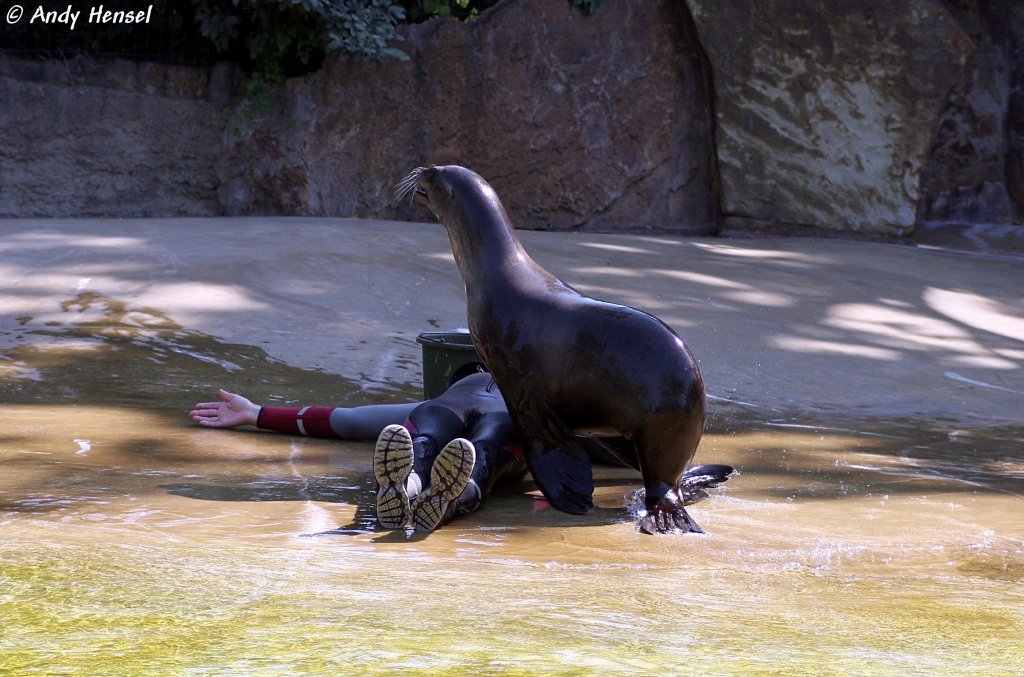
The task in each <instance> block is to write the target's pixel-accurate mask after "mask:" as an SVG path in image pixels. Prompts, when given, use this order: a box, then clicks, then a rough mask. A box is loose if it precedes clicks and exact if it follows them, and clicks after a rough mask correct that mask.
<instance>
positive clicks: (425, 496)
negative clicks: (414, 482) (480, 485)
mask: <svg viewBox="0 0 1024 677" xmlns="http://www.w3.org/2000/svg"><path fill="white" fill-rule="evenodd" d="M475 464H476V450H475V449H474V447H473V443H472V442H470V441H469V440H467V439H464V438H461V437H457V438H455V439H454V440H452V441H451V442H449V443H448V444H446V445H445V446H444V449H442V450H441V453H439V454H438V455H437V458H436V459H435V460H434V464H433V466H432V467H431V469H430V484H428V485H427V486H426V488H424V489H423V491H421V492H420V493H419V495H418V496H416V498H415V499H414V500H413V501H412V504H411V510H412V526H413V528H414V529H416V530H417V531H433V530H434V529H436V528H437V527H438V525H440V524H441V522H442V521H444V520H447V519H448V518H450V517H451V515H452V513H453V512H454V509H455V505H456V503H455V499H457V498H458V497H459V496H460V495H461V494H462V493H463V491H464V490H465V489H466V485H467V484H468V483H469V478H470V476H471V475H472V474H473V467H474V465H475Z"/></svg>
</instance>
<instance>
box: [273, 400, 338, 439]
mask: <svg viewBox="0 0 1024 677" xmlns="http://www.w3.org/2000/svg"><path fill="white" fill-rule="evenodd" d="M332 411H334V407H262V408H260V415H259V416H258V417H257V419H256V427H257V428H263V429H264V430H274V431H276V432H279V433H287V434H289V435H305V436H307V437H337V435H335V434H334V430H333V429H332V428H331V412H332Z"/></svg>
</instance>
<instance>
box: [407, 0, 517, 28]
mask: <svg viewBox="0 0 1024 677" xmlns="http://www.w3.org/2000/svg"><path fill="white" fill-rule="evenodd" d="M497 3H498V0H405V2H403V3H402V4H403V7H404V8H405V13H406V16H407V17H408V21H409V22H410V23H419V22H420V21H426V20H427V19H433V18H434V17H440V18H443V19H460V20H462V21H465V20H467V19H472V18H473V17H475V16H476V15H477V14H479V13H480V12H482V11H484V10H485V9H487V8H488V7H491V6H493V5H496V4H497Z"/></svg>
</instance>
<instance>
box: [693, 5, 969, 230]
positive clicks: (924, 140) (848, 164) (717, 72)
mask: <svg viewBox="0 0 1024 677" xmlns="http://www.w3.org/2000/svg"><path fill="white" fill-rule="evenodd" d="M687 1H688V4H689V6H690V7H691V9H692V11H693V15H694V19H695V22H696V24H697V27H698V32H699V35H700V41H701V43H702V44H703V45H704V46H705V48H706V49H707V52H708V54H709V56H710V59H711V69H712V78H713V81H714V86H715V95H716V99H715V113H716V124H717V139H718V161H719V167H720V171H721V178H722V209H723V212H724V214H725V217H726V218H727V219H729V220H731V221H732V222H733V223H734V224H736V225H739V226H740V227H742V226H743V225H745V224H762V223H780V222H781V223H783V224H793V225H797V226H814V227H816V228H825V229H838V230H846V231H861V232H869V233H884V234H893V235H903V234H907V233H910V232H912V230H913V227H914V224H915V221H916V211H917V201H918V195H919V187H920V178H921V174H922V173H923V171H924V167H925V165H926V163H927V159H928V151H929V148H930V145H931V140H932V136H933V134H934V130H935V129H936V128H937V126H938V122H939V119H940V116H941V113H942V108H943V105H944V103H945V101H946V97H947V95H948V93H949V92H950V91H951V90H952V89H953V88H954V87H955V86H956V85H957V84H958V83H960V82H961V81H962V80H963V79H964V78H965V73H966V68H965V67H966V63H967V60H968V57H969V56H970V55H971V53H972V51H973V45H972V44H971V41H970V39H969V37H968V36H967V35H966V34H965V33H964V32H963V30H962V29H961V28H960V26H959V25H958V24H957V22H956V21H955V20H954V19H953V17H952V16H951V15H950V14H949V13H948V12H947V11H946V10H945V9H944V8H943V7H942V5H941V4H940V3H939V2H938V0H890V1H889V2H885V3H878V2H876V1H875V0H820V1H819V2H814V3H808V2H806V0H746V1H742V2H739V1H738V2H720V1H719V0H687Z"/></svg>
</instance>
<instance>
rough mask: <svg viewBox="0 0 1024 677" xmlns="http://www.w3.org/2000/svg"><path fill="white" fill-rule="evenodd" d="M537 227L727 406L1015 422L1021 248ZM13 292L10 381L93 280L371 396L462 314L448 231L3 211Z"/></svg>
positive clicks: (1022, 334) (67, 321)
mask: <svg viewBox="0 0 1024 677" xmlns="http://www.w3.org/2000/svg"><path fill="white" fill-rule="evenodd" d="M520 236H521V239H522V241H523V243H524V245H525V246H526V248H527V249H528V250H529V251H530V253H531V254H532V255H533V256H534V258H536V259H537V261H538V262H540V263H541V264H542V265H544V266H546V267H547V268H549V269H550V270H551V271H553V272H554V273H555V274H557V275H558V276H559V277H561V278H562V279H564V280H565V281H567V282H569V283H571V284H573V285H574V286H576V287H577V288H579V289H580V290H582V291H585V292H587V293H590V294H591V295H593V296H597V297H600V298H605V299H609V300H614V301H619V302H623V303H627V304H630V305H633V306H636V307H639V308H643V309H645V310H648V311H650V312H652V313H653V314H655V315H658V316H659V317H661V318H662V319H663V320H665V321H666V322H668V324H670V325H671V326H673V327H674V328H675V329H676V330H677V331H678V332H679V333H680V334H681V335H682V336H683V337H684V338H685V339H686V340H687V342H688V344H689V345H690V346H691V347H692V349H693V351H694V353H695V354H696V355H697V358H698V360H699V361H700V365H701V369H702V371H703V374H704V378H705V381H706V383H707V389H708V394H709V395H710V397H711V403H710V404H711V412H712V419H713V420H714V419H715V417H730V416H743V417H746V416H753V417H755V418H758V419H760V420H790V419H793V418H800V419H802V420H811V421H817V422H819V423H821V424H822V425H828V424H829V422H830V421H834V420H848V419H850V418H857V419H863V418H868V419H870V418H874V417H880V418H887V419H904V420H905V419H921V420H927V421H930V422H943V423H944V424H948V425H949V426H957V425H965V426H967V425H996V424H1005V423H1015V422H1016V423H1019V421H1020V412H1021V411H1024V296H1022V294H1021V289H1024V265H1022V264H1024V257H1022V256H1020V255H1018V254H1014V253H1012V252H1011V253H1007V252H1001V253H991V252H983V251H974V252H969V251H960V250H952V249H935V248H922V247H911V246H906V245H897V244H886V243H874V242H851V241H842V240H823V239H769V238H756V237H755V238H743V239H723V238H699V237H681V236H666V235H622V234H618V235H616V234H578V233H550V232H521V233H520ZM0 290H2V291H0V353H2V354H3V355H4V356H6V357H5V359H4V363H0V366H3V367H4V368H5V369H6V371H4V370H3V369H0V378H17V377H18V376H17V370H16V369H14V368H13V367H12V364H13V362H12V360H11V358H10V357H9V351H10V349H12V348H13V347H15V346H17V345H18V344H19V343H22V342H24V341H29V340H40V339H39V337H38V336H37V335H35V334H34V333H33V332H35V331H37V330H40V329H44V328H45V329H47V331H48V336H49V337H50V338H49V339H48V340H52V341H56V342H57V343H58V344H59V339H55V338H53V336H54V333H55V332H54V331H53V329H54V328H55V327H57V328H59V327H68V326H74V325H75V323H76V322H81V321H83V316H82V314H81V313H82V311H81V310H80V306H76V305H75V299H76V298H82V295H83V294H90V295H92V296H90V297H89V298H92V299H111V300H114V301H116V302H118V303H121V304H123V306H122V307H123V308H124V309H125V310H126V311H127V313H126V315H125V317H126V318H128V319H126V320H125V321H131V322H136V321H137V322H140V323H145V322H146V321H147V320H146V318H147V317H150V318H151V317H156V316H160V317H166V318H170V320H171V321H173V322H174V323H175V324H176V325H177V326H180V327H182V328H183V329H185V330H187V331H190V332H195V333H201V334H204V335H208V336H210V337H213V338H214V339H216V340H217V341H220V342H224V343H229V344H233V345H251V346H256V347H259V348H261V349H262V350H265V351H266V353H267V354H268V355H269V356H270V357H271V358H273V359H276V360H280V361H282V362H284V363H287V364H288V365H292V366H295V367H301V368H303V369H308V370H317V371H319V372H324V373H328V374H337V375H340V376H342V377H344V378H345V379H349V380H352V381H357V382H360V383H362V384H364V391H365V394H366V395H365V396H366V398H367V399H373V398H375V397H377V396H378V395H385V396H388V397H407V396H408V395H409V394H410V393H414V392H415V390H416V388H417V387H418V385H419V383H420V379H421V373H420V367H419V364H420V347H419V346H418V345H417V344H416V342H415V339H416V336H417V335H418V334H419V333H420V332H422V331H431V330H438V329H441V330H445V329H453V328H458V327H464V326H465V324H466V320H465V306H464V296H463V289H462V285H461V281H460V279H459V277H458V273H457V271H456V268H455V265H454V262H453V260H452V257H451V251H450V248H449V244H448V240H447V237H446V235H445V233H444V231H443V229H442V227H441V226H440V225H438V224H415V223H398V222H387V221H368V220H355V219H312V218H209V219H208V218H195V219H193V218H188V219H123V220H109V219H81V220H71V219H28V220H0ZM132 313H135V315H132ZM133 317H134V318H135V319H132V318H133ZM54 347H55V349H59V348H60V346H59V345H57V346H54ZM207 357H213V358H216V356H207ZM14 366H16V365H14ZM257 376H258V375H257V374H253V378H254V380H255V379H256V377H257ZM318 394H319V395H320V396H321V397H322V398H323V399H324V400H325V402H324V403H325V404H326V403H335V402H328V401H326V400H329V399H330V398H331V397H332V396H333V395H332V393H330V392H323V393H314V396H317V395H318Z"/></svg>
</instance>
